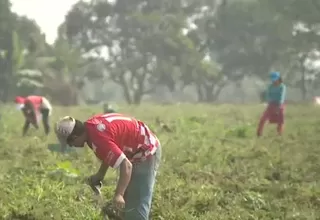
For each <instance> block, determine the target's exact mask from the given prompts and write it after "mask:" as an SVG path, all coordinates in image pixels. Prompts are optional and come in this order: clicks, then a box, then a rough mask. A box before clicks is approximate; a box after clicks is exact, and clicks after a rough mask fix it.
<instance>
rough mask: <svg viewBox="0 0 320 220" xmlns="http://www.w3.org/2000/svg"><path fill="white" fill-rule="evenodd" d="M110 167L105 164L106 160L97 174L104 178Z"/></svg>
mask: <svg viewBox="0 0 320 220" xmlns="http://www.w3.org/2000/svg"><path fill="white" fill-rule="evenodd" d="M108 168H109V166H108V165H107V164H105V163H104V162H102V163H101V165H100V168H99V170H98V172H97V174H96V175H97V176H99V177H100V178H101V180H103V179H104V177H105V175H106V173H107V171H108Z"/></svg>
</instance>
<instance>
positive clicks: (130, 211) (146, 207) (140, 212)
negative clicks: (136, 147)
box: [123, 146, 161, 220]
mask: <svg viewBox="0 0 320 220" xmlns="http://www.w3.org/2000/svg"><path fill="white" fill-rule="evenodd" d="M160 159H161V146H159V147H158V149H157V151H156V152H155V154H154V155H153V156H152V157H151V158H149V159H148V160H146V161H143V162H141V163H137V164H133V169H132V174H131V180H130V183H129V185H128V188H127V190H126V193H125V195H124V200H125V201H126V206H125V209H124V213H123V217H124V218H123V219H124V220H148V219H149V214H150V210H151V202H152V195H153V188H154V184H155V180H156V175H157V171H158V168H159V165H160Z"/></svg>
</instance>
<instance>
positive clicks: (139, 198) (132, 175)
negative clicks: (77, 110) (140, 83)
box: [55, 113, 161, 220]
mask: <svg viewBox="0 0 320 220" xmlns="http://www.w3.org/2000/svg"><path fill="white" fill-rule="evenodd" d="M55 133H56V136H57V138H58V140H59V141H60V143H61V146H62V148H63V149H65V148H66V147H67V145H69V146H74V147H83V146H84V144H85V143H87V145H88V146H89V147H90V148H91V149H92V150H93V152H94V153H95V155H96V156H97V157H98V158H99V159H100V160H101V161H102V162H101V166H100V168H99V170H98V172H97V173H96V174H94V175H92V176H91V177H90V178H89V181H90V184H91V185H99V183H100V181H102V180H103V178H104V176H105V174H106V172H107V170H108V168H109V167H112V168H119V170H120V174H119V175H120V176H119V180H118V184H117V187H116V191H115V194H114V197H113V204H114V205H115V207H116V208H118V209H121V210H122V211H123V212H122V213H123V219H124V220H148V219H149V213H150V209H151V201H152V196H153V188H154V184H155V179H156V174H157V170H158V167H159V163H160V157H161V147H160V142H159V140H158V138H157V137H156V136H155V135H154V134H153V133H152V132H151V131H150V130H149V128H148V127H147V126H146V125H145V124H144V123H143V122H141V121H139V120H137V119H135V118H132V117H128V116H125V115H122V114H117V113H111V114H98V115H95V116H93V117H91V118H89V119H88V120H86V121H85V122H81V121H79V120H77V119H75V118H72V117H70V116H66V117H64V118H62V119H60V120H59V121H58V122H57V124H56V126H55Z"/></svg>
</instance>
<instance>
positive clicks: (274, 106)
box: [257, 72, 286, 136]
mask: <svg viewBox="0 0 320 220" xmlns="http://www.w3.org/2000/svg"><path fill="white" fill-rule="evenodd" d="M270 80H271V84H270V85H269V87H268V90H267V91H266V101H267V102H268V106H267V108H266V109H265V111H264V112H263V114H262V116H261V118H260V122H259V126H258V129H257V136H261V135H262V133H263V128H264V125H265V123H266V121H267V120H269V123H271V124H277V132H278V134H279V135H281V134H282V132H283V127H284V103H285V98H286V85H285V84H284V83H283V82H282V78H281V75H280V73H279V72H271V73H270Z"/></svg>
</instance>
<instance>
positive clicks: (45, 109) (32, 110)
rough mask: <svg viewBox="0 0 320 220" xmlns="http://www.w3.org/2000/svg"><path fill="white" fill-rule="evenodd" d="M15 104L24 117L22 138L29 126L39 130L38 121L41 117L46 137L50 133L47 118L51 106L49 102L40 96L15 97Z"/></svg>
mask: <svg viewBox="0 0 320 220" xmlns="http://www.w3.org/2000/svg"><path fill="white" fill-rule="evenodd" d="M15 102H16V103H17V104H18V106H17V107H18V109H21V110H22V113H23V115H24V117H25V119H26V120H25V123H24V126H23V136H24V135H25V134H26V133H27V131H28V129H29V127H30V124H32V125H33V126H34V127H35V128H37V129H38V128H39V125H38V121H39V120H38V119H39V117H40V116H42V122H43V126H44V131H45V133H46V134H47V135H48V134H49V132H50V124H49V116H50V115H51V112H52V106H51V104H50V102H49V101H48V100H47V99H46V98H45V97H42V96H27V97H21V96H17V97H16V98H15Z"/></svg>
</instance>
